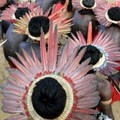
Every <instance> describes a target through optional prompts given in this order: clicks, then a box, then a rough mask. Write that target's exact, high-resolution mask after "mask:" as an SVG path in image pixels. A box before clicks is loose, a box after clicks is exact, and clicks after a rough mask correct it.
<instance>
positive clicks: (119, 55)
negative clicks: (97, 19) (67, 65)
mask: <svg viewBox="0 0 120 120" xmlns="http://www.w3.org/2000/svg"><path fill="white" fill-rule="evenodd" d="M72 36H73V39H71V38H69V50H71V49H74V48H75V47H77V46H80V47H81V46H87V45H92V46H94V47H96V48H97V49H98V50H99V51H100V52H101V53H102V58H101V59H100V60H99V61H98V62H97V63H96V64H95V65H93V67H92V68H93V69H95V70H100V71H101V72H104V74H107V75H109V74H110V73H111V72H113V71H115V68H116V67H118V66H120V65H119V63H118V62H117V61H119V60H120V49H119V48H118V46H117V45H116V44H114V42H113V41H112V40H111V39H110V36H109V35H104V33H103V32H101V31H100V32H99V33H98V34H97V35H96V37H95V38H94V40H93V39H92V23H91V22H90V23H89V27H88V39H87V41H86V40H85V39H84V37H83V35H82V33H81V32H77V37H75V36H74V35H72Z"/></svg>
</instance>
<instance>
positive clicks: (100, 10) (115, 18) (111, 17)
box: [94, 0, 120, 27]
mask: <svg viewBox="0 0 120 120" xmlns="http://www.w3.org/2000/svg"><path fill="white" fill-rule="evenodd" d="M115 9H116V10H115ZM119 9H120V1H118V0H116V1H115V2H107V3H106V4H103V5H101V6H99V7H97V8H96V9H95V11H94V12H95V14H96V18H97V20H98V21H99V22H100V23H101V24H102V25H104V26H106V27H109V26H110V25H111V24H117V25H119V26H120V12H119V11H120V10H119Z"/></svg>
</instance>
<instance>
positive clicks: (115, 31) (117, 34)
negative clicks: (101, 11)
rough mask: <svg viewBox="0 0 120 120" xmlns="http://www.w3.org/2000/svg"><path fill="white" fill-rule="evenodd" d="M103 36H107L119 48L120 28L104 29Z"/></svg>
mask: <svg viewBox="0 0 120 120" xmlns="http://www.w3.org/2000/svg"><path fill="white" fill-rule="evenodd" d="M104 32H105V34H109V35H110V38H111V40H113V41H114V43H116V44H117V45H118V47H120V27H118V26H117V25H116V26H111V27H109V28H106V29H105V31H104Z"/></svg>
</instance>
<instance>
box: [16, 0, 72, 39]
mask: <svg viewBox="0 0 120 120" xmlns="http://www.w3.org/2000/svg"><path fill="white" fill-rule="evenodd" d="M68 3H69V0H67V4H68ZM66 9H67V6H66V3H65V5H64V6H63V7H62V8H61V9H60V10H58V11H56V12H55V11H54V7H53V9H52V13H51V14H50V10H48V11H47V12H46V13H45V14H43V11H42V9H41V8H40V7H37V8H36V9H34V10H33V11H32V12H30V13H29V14H26V15H25V16H24V17H22V18H20V19H17V20H16V23H15V24H14V25H15V29H14V32H17V33H19V34H26V35H28V36H29V37H30V38H31V39H33V40H36V41H40V34H39V35H38V36H34V35H31V34H30V31H29V23H30V22H31V20H32V19H34V18H35V17H38V16H42V17H46V18H47V19H49V21H50V22H51V21H52V22H53V26H54V27H55V25H57V28H58V33H59V36H61V35H63V36H64V35H65V34H67V33H69V32H70V31H71V28H70V27H71V26H72V24H71V21H72V19H68V16H67V15H66V14H65V13H66ZM43 22H44V21H43ZM34 23H35V22H34ZM39 23H40V22H39ZM39 23H38V24H39ZM37 27H38V28H40V26H39V25H37ZM43 30H44V27H43ZM48 33H49V29H48V32H47V33H46V34H45V38H48Z"/></svg>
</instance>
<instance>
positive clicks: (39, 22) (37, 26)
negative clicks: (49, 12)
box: [28, 16, 50, 37]
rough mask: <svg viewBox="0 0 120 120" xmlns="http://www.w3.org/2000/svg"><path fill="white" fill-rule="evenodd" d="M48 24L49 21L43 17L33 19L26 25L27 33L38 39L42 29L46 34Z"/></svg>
mask: <svg viewBox="0 0 120 120" xmlns="http://www.w3.org/2000/svg"><path fill="white" fill-rule="evenodd" d="M49 22H50V20H49V19H48V18H47V17H45V16H37V17H33V18H32V19H31V20H30V22H29V24H28V30H29V33H30V34H31V35H32V36H34V37H40V35H41V28H42V29H43V32H44V34H46V33H47V32H48V31H49Z"/></svg>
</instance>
